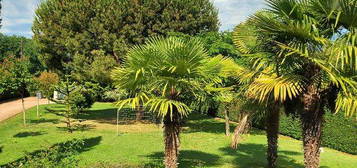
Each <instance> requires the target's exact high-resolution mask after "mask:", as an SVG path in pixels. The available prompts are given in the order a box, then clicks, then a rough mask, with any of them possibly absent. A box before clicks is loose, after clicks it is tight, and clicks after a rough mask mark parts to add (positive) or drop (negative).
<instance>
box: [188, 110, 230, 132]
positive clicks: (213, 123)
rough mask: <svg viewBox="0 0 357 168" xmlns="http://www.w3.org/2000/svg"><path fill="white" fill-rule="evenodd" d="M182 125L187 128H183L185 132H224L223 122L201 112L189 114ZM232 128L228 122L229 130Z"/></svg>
mask: <svg viewBox="0 0 357 168" xmlns="http://www.w3.org/2000/svg"><path fill="white" fill-rule="evenodd" d="M183 126H184V127H188V129H187V130H184V132H185V133H195V132H208V133H216V134H225V132H226V130H225V123H224V122H222V121H219V120H215V119H214V118H212V117H208V116H206V115H202V114H191V115H190V116H189V117H188V120H187V121H186V122H185V123H184V125H183ZM234 128H235V126H234V125H233V124H230V130H231V132H232V131H233V130H234Z"/></svg>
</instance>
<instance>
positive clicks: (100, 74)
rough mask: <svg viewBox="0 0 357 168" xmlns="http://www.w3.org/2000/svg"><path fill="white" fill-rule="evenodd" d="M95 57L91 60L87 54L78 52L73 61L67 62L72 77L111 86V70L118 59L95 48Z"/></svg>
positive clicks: (93, 52)
mask: <svg viewBox="0 0 357 168" xmlns="http://www.w3.org/2000/svg"><path fill="white" fill-rule="evenodd" d="M91 54H92V55H93V59H92V60H89V59H88V58H86V57H85V55H80V54H76V55H75V56H74V58H73V61H72V62H70V63H68V64H65V66H66V68H67V71H70V73H71V77H72V78H73V79H74V80H76V81H78V82H80V83H85V82H93V83H97V84H99V85H100V86H102V87H107V86H111V83H112V80H111V78H110V73H108V72H110V71H111V70H112V69H113V68H114V67H115V66H116V65H117V63H116V61H115V59H114V58H112V57H111V56H109V55H105V53H104V51H103V50H93V51H92V52H91Z"/></svg>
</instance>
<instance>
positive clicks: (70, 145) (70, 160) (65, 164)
mask: <svg viewBox="0 0 357 168" xmlns="http://www.w3.org/2000/svg"><path fill="white" fill-rule="evenodd" d="M83 147H84V141H83V140H78V139H74V140H72V141H67V142H64V143H60V144H57V145H54V146H52V147H49V148H48V149H45V150H39V151H35V152H32V153H27V154H26V156H25V157H23V158H20V159H18V160H16V161H14V162H12V163H9V164H7V165H4V168H15V167H23V168H58V167H61V168H72V167H77V166H78V159H76V158H75V155H77V154H78V153H79V151H80V150H81V149H82V148H83Z"/></svg>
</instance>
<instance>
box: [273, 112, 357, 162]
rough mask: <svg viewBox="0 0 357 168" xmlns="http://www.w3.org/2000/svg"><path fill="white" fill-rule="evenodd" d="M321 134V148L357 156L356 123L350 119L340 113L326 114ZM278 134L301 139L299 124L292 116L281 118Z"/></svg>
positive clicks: (297, 119)
mask: <svg viewBox="0 0 357 168" xmlns="http://www.w3.org/2000/svg"><path fill="white" fill-rule="evenodd" d="M324 118H325V123H324V128H323V131H322V132H323V134H322V146H325V147H329V148H332V149H336V150H339V151H342V152H346V153H350V154H354V155H356V154H357V146H356V139H357V129H356V128H357V122H356V121H355V120H354V119H351V118H345V116H344V115H343V114H342V113H337V114H332V113H326V114H325V116H324ZM280 133H281V134H283V135H287V136H290V137H293V138H295V139H301V137H302V136H301V122H300V120H299V118H296V117H295V118H294V117H293V116H281V119H280Z"/></svg>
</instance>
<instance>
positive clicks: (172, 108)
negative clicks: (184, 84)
mask: <svg viewBox="0 0 357 168" xmlns="http://www.w3.org/2000/svg"><path fill="white" fill-rule="evenodd" d="M145 106H148V107H150V108H149V110H150V111H151V112H156V113H157V114H158V116H160V117H164V116H167V115H169V116H170V117H173V115H174V114H173V113H174V112H177V113H178V114H180V115H181V117H183V116H187V115H188V114H189V113H190V112H191V109H190V108H189V107H188V106H187V105H186V104H185V103H182V102H180V101H176V100H170V99H167V98H151V99H149V101H147V103H146V104H145Z"/></svg>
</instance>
